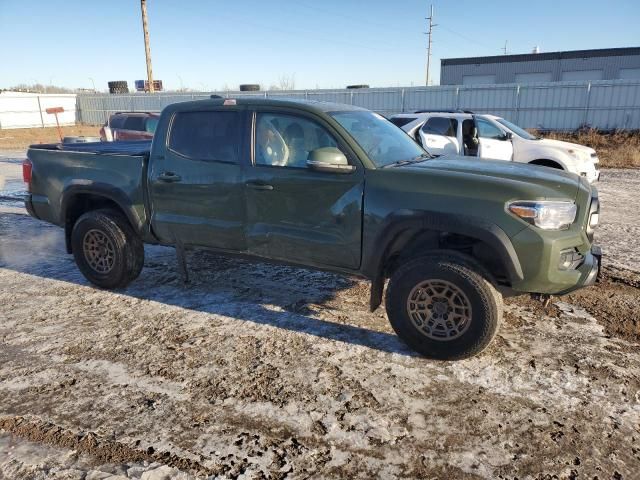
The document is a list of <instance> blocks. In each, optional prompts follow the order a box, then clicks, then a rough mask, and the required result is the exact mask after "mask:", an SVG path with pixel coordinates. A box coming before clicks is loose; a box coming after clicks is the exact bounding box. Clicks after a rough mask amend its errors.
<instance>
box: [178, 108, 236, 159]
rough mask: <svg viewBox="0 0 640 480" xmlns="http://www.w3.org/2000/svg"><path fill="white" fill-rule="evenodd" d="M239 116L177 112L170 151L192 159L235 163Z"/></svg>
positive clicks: (212, 112)
mask: <svg viewBox="0 0 640 480" xmlns="http://www.w3.org/2000/svg"><path fill="white" fill-rule="evenodd" d="M239 134H240V114H239V113H238V112H231V111H225V112H220V111H211V112H179V113H176V114H175V115H174V117H173V122H172V125H171V133H170V135H169V149H170V150H172V151H174V152H175V153H177V154H179V155H182V156H184V157H187V158H191V159H194V160H205V161H218V162H229V163H238V157H239V155H238V144H239Z"/></svg>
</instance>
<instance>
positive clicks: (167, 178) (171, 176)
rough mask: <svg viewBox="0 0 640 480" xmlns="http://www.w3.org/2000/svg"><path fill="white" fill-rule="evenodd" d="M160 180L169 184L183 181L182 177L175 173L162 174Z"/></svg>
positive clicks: (159, 176)
mask: <svg viewBox="0 0 640 480" xmlns="http://www.w3.org/2000/svg"><path fill="white" fill-rule="evenodd" d="M158 180H160V181H161V182H167V183H171V182H179V181H180V180H182V177H181V176H180V175H178V174H176V173H173V172H162V173H161V174H160V175H158Z"/></svg>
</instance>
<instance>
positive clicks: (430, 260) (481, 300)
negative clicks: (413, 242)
mask: <svg viewBox="0 0 640 480" xmlns="http://www.w3.org/2000/svg"><path fill="white" fill-rule="evenodd" d="M488 278H489V276H488V274H487V273H486V272H484V271H483V269H482V268H481V267H480V266H479V265H476V264H475V263H473V262H472V261H468V260H467V259H466V258H464V257H462V256H458V255H456V254H441V255H433V256H425V257H420V258H416V259H414V260H410V261H408V262H407V263H405V264H403V265H401V266H400V267H399V268H398V269H397V270H396V271H395V272H394V273H393V275H392V277H391V279H390V281H389V285H388V287H387V294H386V300H385V303H386V309H387V315H388V317H389V322H390V323H391V326H392V327H393V329H394V330H395V332H396V333H397V335H398V336H399V337H400V338H401V339H402V340H403V341H404V342H405V343H406V344H407V345H408V346H409V347H410V348H411V349H413V350H415V351H416V352H418V353H420V354H422V355H424V356H426V357H428V358H433V359H438V360H461V359H464V358H468V357H472V356H474V355H477V354H478V353H480V352H481V351H482V350H484V349H485V348H486V347H487V346H488V345H489V344H490V343H491V341H492V340H493V337H494V336H495V334H496V333H497V331H498V329H499V326H500V322H501V319H502V295H501V294H500V293H499V292H498V291H497V290H496V289H495V288H494V286H493V284H492V283H491V282H490V281H489V280H488ZM429 280H433V281H441V282H448V283H449V284H451V285H453V286H454V287H455V288H457V289H458V290H459V291H461V292H462V293H463V294H464V295H465V296H466V299H467V300H468V302H469V304H470V307H471V314H470V320H469V323H468V327H466V330H465V331H464V332H462V333H461V334H460V336H458V337H454V338H453V339H448V340H444V339H434V338H431V337H430V336H428V334H426V333H423V332H422V331H421V330H419V329H418V327H417V326H416V325H415V324H414V321H412V319H411V317H410V313H409V306H408V305H409V303H408V301H409V295H410V294H411V292H412V290H414V287H416V286H417V285H419V284H421V283H422V282H427V281H429Z"/></svg>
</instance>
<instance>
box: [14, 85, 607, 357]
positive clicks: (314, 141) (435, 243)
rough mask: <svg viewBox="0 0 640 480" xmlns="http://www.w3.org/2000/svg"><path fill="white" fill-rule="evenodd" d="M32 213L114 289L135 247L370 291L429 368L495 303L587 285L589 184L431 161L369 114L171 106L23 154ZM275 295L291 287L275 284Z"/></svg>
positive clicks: (127, 278)
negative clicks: (136, 138) (137, 132)
mask: <svg viewBox="0 0 640 480" xmlns="http://www.w3.org/2000/svg"><path fill="white" fill-rule="evenodd" d="M27 157H28V158H27V159H26V160H25V162H24V177H25V181H26V182H27V183H28V185H29V192H30V194H29V196H28V197H27V199H26V207H27V210H28V211H29V214H30V215H31V216H33V217H34V218H38V219H41V220H44V221H46V222H50V223H54V224H56V225H59V226H60V227H63V228H64V229H65V238H66V245H67V251H68V252H69V253H72V254H73V255H74V257H75V261H76V263H77V265H78V268H79V269H80V271H81V272H82V273H83V274H84V276H85V277H86V278H87V279H88V280H89V281H90V282H92V283H93V284H95V285H97V286H99V287H101V288H109V289H117V288H124V287H125V286H126V285H127V284H129V283H130V282H131V281H133V280H134V279H135V278H136V277H137V276H138V275H139V274H140V271H141V269H142V266H143V264H144V248H143V244H144V243H145V242H146V243H154V244H163V245H169V246H174V247H176V251H177V254H178V266H179V267H180V269H181V272H182V273H183V276H184V277H185V278H186V276H187V274H186V272H187V270H186V269H185V268H182V267H183V266H184V265H185V263H184V260H185V256H184V249H185V248H192V247H202V248H208V249H211V250H213V251H215V252H218V253H219V254H222V255H232V256H241V257H243V258H246V259H249V260H253V261H265V260H266V261H270V262H281V263H285V264H293V265H299V266H303V267H306V268H315V269H319V270H328V271H333V272H337V273H341V274H346V275H355V276H360V277H363V278H366V279H368V280H370V281H371V294H370V306H371V309H372V311H373V310H375V309H376V308H377V307H378V306H379V305H380V304H381V301H382V296H383V290H384V286H385V284H386V280H387V279H388V280H389V281H388V286H387V289H386V301H385V306H386V309H387V313H388V317H389V320H390V322H391V325H392V326H393V328H394V330H395V331H396V332H397V334H398V335H399V336H400V338H402V339H403V340H404V341H405V342H406V343H407V344H408V345H409V346H410V347H411V348H413V349H414V350H416V351H417V352H420V353H421V354H424V355H427V356H429V357H433V358H440V359H459V358H464V357H468V356H471V355H475V354H477V353H478V352H480V351H482V350H483V349H484V348H485V347H486V346H487V345H488V344H489V343H490V342H491V340H492V338H493V337H494V335H495V334H496V332H497V330H498V325H499V323H500V319H501V315H502V295H501V293H500V292H506V293H509V294H523V293H539V294H559V295H560V294H564V293H568V292H571V291H573V290H575V289H578V288H580V287H583V286H585V285H591V284H593V283H594V282H595V281H596V278H597V275H598V272H599V265H600V250H599V249H598V248H597V247H596V246H594V245H593V244H592V242H593V233H594V228H595V226H596V225H597V223H598V215H599V213H598V212H599V203H598V196H597V191H596V190H595V189H594V188H592V187H591V186H590V185H589V183H588V182H587V180H586V179H584V178H580V177H578V176H577V175H573V174H570V173H567V172H563V171H560V170H552V169H541V168H538V167H532V166H529V165H521V164H505V162H499V161H496V162H494V161H483V162H478V161H474V160H469V159H465V158H464V157H462V158H460V157H457V158H446V157H443V158H441V159H433V158H432V157H431V156H429V155H428V154H427V153H426V152H425V151H424V150H423V149H422V148H421V147H420V146H419V145H418V144H417V143H415V142H414V141H413V140H411V138H410V137H409V136H407V135H406V134H404V133H403V132H402V131H401V130H400V129H398V128H396V127H395V126H394V125H393V124H391V123H390V122H388V121H387V120H386V119H384V118H383V117H382V116H380V115H378V114H376V113H373V112H370V111H368V110H365V109H362V108H358V107H354V106H350V105H339V104H331V103H321V102H306V101H302V100H301V101H295V100H275V99H256V98H246V99H238V100H235V99H226V100H222V99H218V100H215V99H211V100H200V101H194V102H184V103H176V104H173V105H170V106H168V107H166V108H165V109H164V110H163V112H162V115H161V117H160V122H159V123H158V129H157V131H156V135H155V137H154V139H153V141H152V142H151V143H146V142H120V143H97V144H75V145H62V146H61V145H33V146H31V148H30V149H29V151H28V153H27ZM280 288H287V287H286V283H283V284H282V285H281V287H280Z"/></svg>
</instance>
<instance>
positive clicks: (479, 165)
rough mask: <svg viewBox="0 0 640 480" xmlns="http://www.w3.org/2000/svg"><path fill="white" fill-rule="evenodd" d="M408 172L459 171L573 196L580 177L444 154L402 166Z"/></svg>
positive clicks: (523, 165) (527, 166)
mask: <svg viewBox="0 0 640 480" xmlns="http://www.w3.org/2000/svg"><path fill="white" fill-rule="evenodd" d="M398 168H403V169H407V170H411V171H414V172H416V171H423V172H425V173H427V172H428V171H429V170H431V169H437V170H440V171H449V172H458V173H464V174H467V175H473V176H476V177H478V180H479V181H482V180H483V179H486V180H487V181H488V180H490V179H505V180H510V181H514V182H522V183H526V184H537V185H540V186H542V187H545V189H548V190H547V191H549V190H553V191H556V192H558V194H559V195H567V196H570V197H575V195H576V193H577V190H578V187H579V185H580V177H579V176H578V175H575V174H573V173H569V172H566V171H564V170H557V169H554V168H547V167H541V166H535V165H527V164H522V163H514V162H507V161H504V160H478V159H469V158H468V157H461V156H457V155H443V156H441V157H438V158H437V159H432V160H427V161H425V162H421V163H414V164H410V165H404V166H401V167H398Z"/></svg>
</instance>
